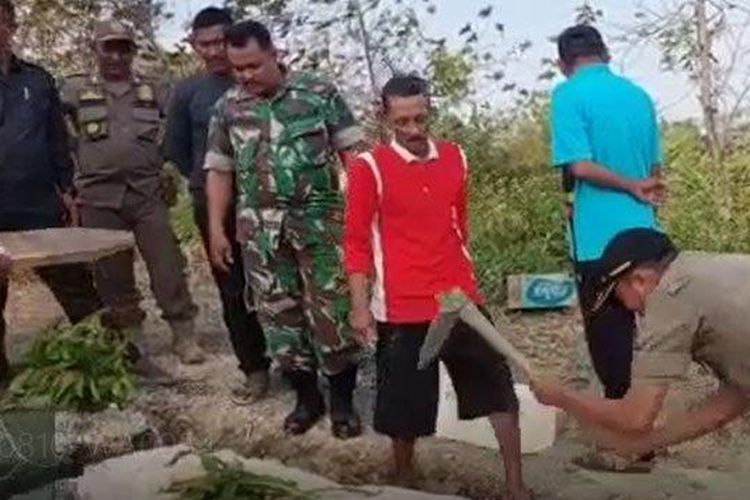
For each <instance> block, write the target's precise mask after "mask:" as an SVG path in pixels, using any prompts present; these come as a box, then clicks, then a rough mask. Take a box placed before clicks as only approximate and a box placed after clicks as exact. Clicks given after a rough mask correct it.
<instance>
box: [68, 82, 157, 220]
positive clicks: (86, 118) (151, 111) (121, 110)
mask: <svg viewBox="0 0 750 500" xmlns="http://www.w3.org/2000/svg"><path fill="white" fill-rule="evenodd" d="M167 94H168V92H167V89H166V86H165V85H161V84H156V83H154V82H149V81H140V80H133V81H131V82H117V83H110V82H103V81H101V79H100V78H99V77H96V76H94V77H91V76H76V77H73V78H70V79H68V80H66V81H65V83H64V84H63V86H62V90H61V95H62V99H63V102H64V104H65V105H66V108H67V112H68V115H69V118H70V123H71V125H72V129H73V133H74V137H75V138H76V141H75V146H74V147H75V156H76V159H77V161H78V165H77V171H76V187H77V188H78V191H79V196H80V200H81V201H82V203H84V204H88V205H91V206H97V207H104V208H119V207H120V206H121V205H122V200H123V198H124V196H125V192H126V191H127V190H128V189H131V190H133V191H135V192H137V193H138V194H140V195H142V196H144V197H146V198H150V199H156V198H158V197H159V173H160V171H161V168H162V165H163V163H164V160H163V155H162V151H161V145H160V141H161V135H162V134H161V129H162V125H163V119H164V117H165V115H166V106H167V99H168V95H167Z"/></svg>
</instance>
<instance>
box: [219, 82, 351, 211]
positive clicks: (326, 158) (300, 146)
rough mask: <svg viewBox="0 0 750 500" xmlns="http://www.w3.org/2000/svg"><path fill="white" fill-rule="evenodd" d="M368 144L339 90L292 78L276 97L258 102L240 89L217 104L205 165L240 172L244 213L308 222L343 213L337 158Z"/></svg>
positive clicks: (322, 83)
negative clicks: (295, 215)
mask: <svg viewBox="0 0 750 500" xmlns="http://www.w3.org/2000/svg"><path fill="white" fill-rule="evenodd" d="M362 140H363V131H362V129H361V128H360V127H359V125H358V124H357V122H356V120H355V118H354V116H353V114H352V112H351V111H350V109H349V107H348V106H347V104H346V102H344V100H343V98H342V97H341V96H340V94H339V93H338V91H337V90H336V88H335V87H333V86H332V85H330V84H327V83H324V82H322V81H321V80H319V79H317V78H315V77H313V76H310V75H307V74H292V75H290V76H289V77H288V78H287V81H286V83H285V84H284V86H283V88H282V89H281V90H280V91H279V92H278V93H277V94H276V95H275V96H274V97H273V98H270V99H259V98H256V97H253V96H250V95H249V94H248V93H247V92H245V91H244V90H243V88H242V87H241V86H235V87H232V88H231V89H229V90H228V91H227V93H226V94H224V96H223V97H222V98H221V99H219V101H218V102H217V103H216V105H215V109H214V113H213V117H212V119H211V123H210V126H209V133H208V152H207V154H206V164H205V168H206V169H207V170H220V171H232V172H235V174H236V184H237V188H238V195H239V199H238V206H237V210H238V212H240V213H241V212H242V211H243V210H255V209H273V210H275V211H282V212H286V211H287V210H289V209H290V210H292V211H295V209H299V210H301V211H302V212H304V213H305V214H306V216H308V217H309V216H310V214H311V213H314V212H318V213H324V212H326V211H328V210H329V209H330V208H335V209H337V210H340V209H341V207H342V203H343V202H342V198H341V194H340V192H339V189H338V185H337V182H336V173H335V162H336V155H335V153H336V152H338V151H344V150H347V149H350V148H352V147H353V146H355V145H356V144H357V143H359V142H361V141H362Z"/></svg>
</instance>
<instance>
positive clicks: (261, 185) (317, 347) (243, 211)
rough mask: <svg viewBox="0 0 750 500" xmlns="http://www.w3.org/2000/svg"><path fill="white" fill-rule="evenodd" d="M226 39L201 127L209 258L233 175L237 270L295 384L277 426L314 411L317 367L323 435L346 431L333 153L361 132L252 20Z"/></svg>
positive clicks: (220, 257)
mask: <svg viewBox="0 0 750 500" xmlns="http://www.w3.org/2000/svg"><path fill="white" fill-rule="evenodd" d="M227 43H228V55H229V59H230V62H231V63H232V66H233V69H234V73H235V76H236V79H237V81H238V85H236V86H235V87H232V88H231V89H230V90H229V91H227V93H226V94H224V96H223V97H222V98H221V99H220V100H219V101H218V102H217V104H216V107H215V112H214V116H213V118H212V121H211V125H210V127H209V138H208V153H207V155H206V165H205V168H206V170H208V181H207V195H208V203H209V218H210V224H209V225H210V232H211V257H212V260H213V262H214V265H216V266H217V267H220V268H221V267H224V268H226V267H227V263H228V262H230V261H231V258H232V257H231V255H232V253H231V247H230V245H229V242H228V241H227V237H226V234H225V232H224V224H223V222H224V220H225V218H226V217H227V216H228V214H229V210H231V207H230V205H231V200H232V190H233V187H234V186H235V184H236V187H237V190H238V201H237V207H236V211H237V224H238V228H237V238H238V240H239V241H240V242H241V244H242V247H243V259H244V264H245V272H246V274H247V280H248V283H250V285H251V287H252V291H253V292H254V297H255V301H256V306H257V310H258V315H259V319H260V321H261V324H262V326H263V330H264V332H265V333H266V338H267V345H268V350H269V352H270V354H271V355H272V357H273V358H274V360H275V361H276V362H277V364H278V365H280V366H281V368H282V370H283V371H284V373H285V375H286V377H287V378H288V379H289V381H290V382H291V384H292V386H293V387H294V388H295V390H296V391H297V406H296V408H295V410H294V411H293V412H292V413H291V414H290V415H289V416H288V417H287V418H286V420H285V423H284V426H285V430H286V431H287V432H289V433H291V434H301V433H304V432H305V431H307V430H308V429H309V428H310V427H311V426H312V425H313V424H314V423H315V422H316V421H317V420H318V419H319V418H320V417H321V416H322V414H323V413H324V411H325V407H324V402H323V401H324V400H323V396H322V394H321V393H320V391H319V389H318V385H317V370H318V368H319V367H320V368H322V370H323V372H324V374H325V375H327V376H328V379H329V382H330V388H331V407H330V412H331V421H332V430H333V433H334V435H335V436H337V437H340V438H347V437H352V436H356V435H359V434H360V433H361V425H360V421H359V417H358V415H357V414H356V412H355V411H354V408H353V404H352V392H353V390H354V386H355V383H356V373H357V365H356V361H355V358H354V357H355V356H356V354H357V352H358V346H357V343H356V339H355V338H354V335H353V333H352V332H351V330H349V329H348V327H347V318H348V314H349V303H348V298H347V291H346V289H345V288H344V287H345V279H346V278H345V276H344V274H343V269H342V266H341V258H342V252H341V246H340V244H341V239H342V222H343V221H342V219H343V200H342V197H341V193H340V190H339V187H338V185H337V177H336V172H335V160H336V154H337V153H340V154H342V155H344V154H346V152H347V151H351V150H352V149H354V148H355V147H358V146H360V144H361V141H362V138H363V133H362V130H361V128H360V127H359V126H358V125H357V123H356V121H355V119H354V117H353V115H352V113H351V111H350V110H349V108H348V107H347V106H346V103H345V102H344V101H343V99H342V98H341V97H340V96H339V94H338V92H337V91H336V89H335V88H334V87H332V86H331V85H328V84H326V83H323V82H321V81H320V80H318V79H316V78H314V77H312V76H309V75H304V74H299V75H287V74H286V73H285V71H284V69H283V67H281V66H280V65H279V64H278V60H277V54H276V50H275V49H274V47H273V44H272V42H271V38H270V35H269V33H268V30H267V29H266V28H265V27H264V26H263V25H261V24H259V23H255V22H249V21H248V22H243V23H239V24H237V25H234V26H233V27H232V28H230V29H229V30H228V31H227Z"/></svg>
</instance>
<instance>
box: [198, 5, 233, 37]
mask: <svg viewBox="0 0 750 500" xmlns="http://www.w3.org/2000/svg"><path fill="white" fill-rule="evenodd" d="M231 24H232V13H231V12H229V9H222V8H219V7H206V8H205V9H203V10H201V11H200V12H198V14H196V16H195V19H193V31H195V30H199V29H203V28H210V27H212V26H230V25H231Z"/></svg>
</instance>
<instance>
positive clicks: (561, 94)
mask: <svg viewBox="0 0 750 500" xmlns="http://www.w3.org/2000/svg"><path fill="white" fill-rule="evenodd" d="M551 122H552V123H551V129H552V161H553V164H554V165H555V166H556V167H565V166H567V165H570V164H573V163H576V162H581V161H590V162H593V163H596V164H597V165H599V166H600V167H603V168H606V169H609V170H611V171H613V172H615V173H617V174H619V175H620V176H622V177H626V178H628V179H633V180H638V179H640V180H643V179H647V178H648V177H650V176H651V174H652V172H653V170H654V168H655V167H659V166H660V165H661V164H662V152H661V141H660V139H659V125H658V122H657V117H656V111H655V109H654V104H653V102H652V101H651V98H650V97H649V96H648V94H647V93H646V92H645V91H644V90H643V89H641V88H640V87H638V86H637V85H635V84H634V83H632V82H631V81H629V80H627V79H625V78H622V77H620V76H617V75H615V74H614V73H612V71H611V70H610V69H609V67H608V66H607V65H606V64H595V65H591V66H587V67H584V68H582V69H580V70H578V71H577V72H576V73H575V74H574V75H573V76H572V77H571V78H570V79H569V80H567V81H566V82H564V83H562V84H560V85H559V86H558V87H557V88H555V90H554V92H553V93H552V113H551ZM636 227H646V228H655V229H658V228H659V224H658V222H657V220H656V210H655V208H654V207H653V206H651V205H648V204H645V203H643V202H641V201H639V200H637V199H636V198H634V197H633V196H631V195H630V194H628V193H624V192H621V191H615V190H612V189H607V188H602V187H599V186H596V185H594V184H591V183H589V182H585V181H581V180H576V183H575V197H574V201H573V227H572V235H573V237H574V239H575V241H574V242H573V243H574V244H573V248H572V250H573V251H574V255H573V257H574V260H576V261H578V262H586V261H592V260H596V259H599V258H600V257H601V256H602V253H603V252H604V248H605V247H606V246H607V244H608V243H609V242H610V240H612V238H614V237H615V236H616V235H617V234H618V233H619V232H621V231H624V230H626V229H631V228H636Z"/></svg>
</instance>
